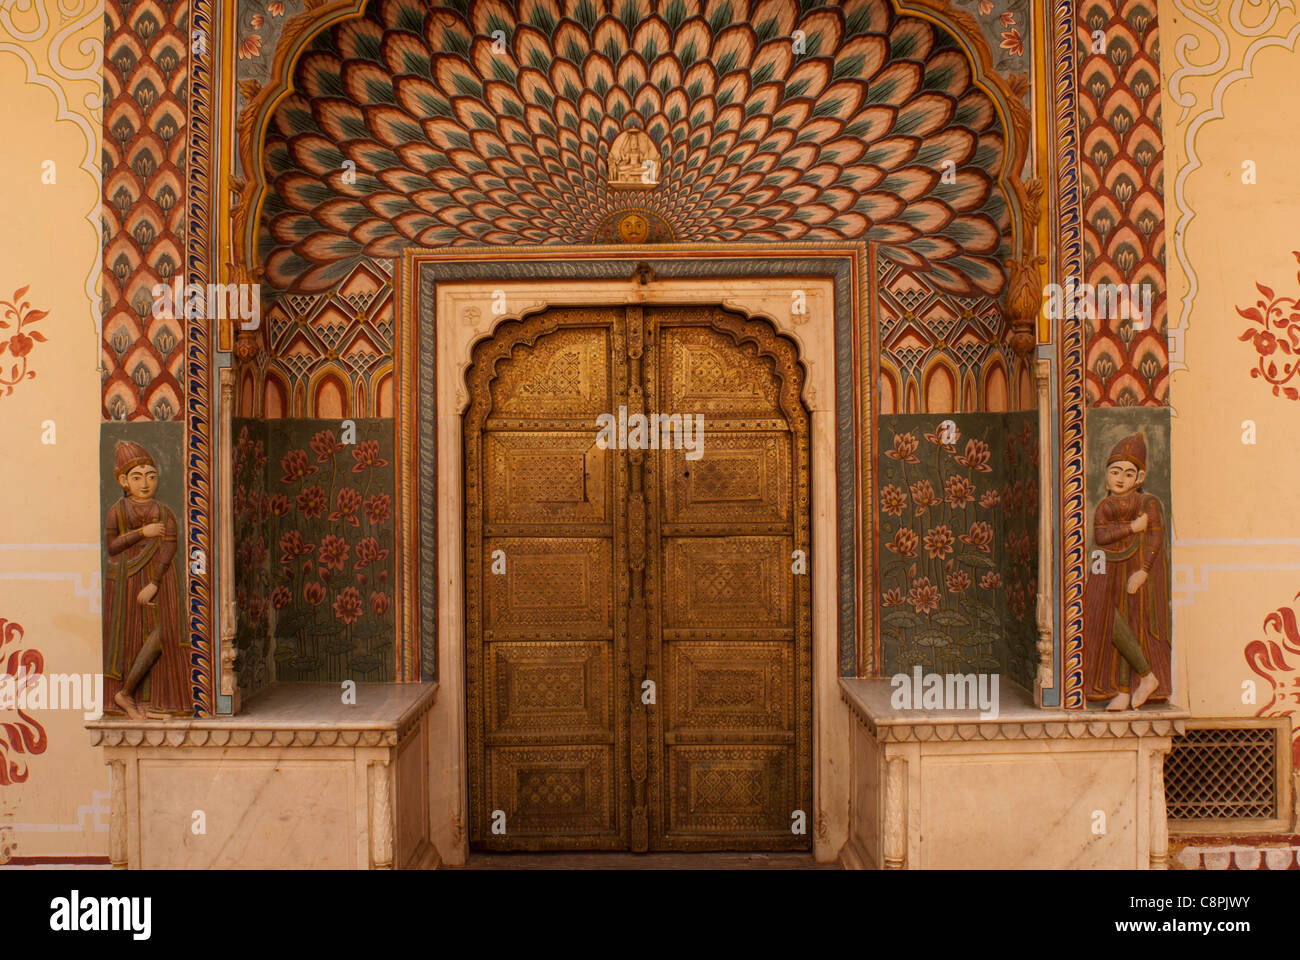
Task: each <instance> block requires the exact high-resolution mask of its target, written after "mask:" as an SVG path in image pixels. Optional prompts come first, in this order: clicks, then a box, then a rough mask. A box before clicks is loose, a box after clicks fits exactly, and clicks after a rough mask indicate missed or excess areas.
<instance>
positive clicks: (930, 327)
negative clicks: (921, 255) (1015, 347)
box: [876, 256, 1020, 413]
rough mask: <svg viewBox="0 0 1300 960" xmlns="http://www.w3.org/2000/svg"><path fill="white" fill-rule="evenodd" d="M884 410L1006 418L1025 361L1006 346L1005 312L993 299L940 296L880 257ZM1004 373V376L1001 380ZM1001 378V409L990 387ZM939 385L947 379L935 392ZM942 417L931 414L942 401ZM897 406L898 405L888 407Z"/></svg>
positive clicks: (922, 279)
mask: <svg viewBox="0 0 1300 960" xmlns="http://www.w3.org/2000/svg"><path fill="white" fill-rule="evenodd" d="M876 293H877V301H876V302H877V319H878V322H879V329H880V352H881V373H882V376H883V378H884V380H885V383H884V384H882V388H881V389H882V391H885V393H882V396H881V403H882V412H885V413H895V412H897V413H957V412H961V413H972V412H975V411H989V410H997V411H1001V410H1006V409H1008V406H1007V404H1006V398H1007V397H1008V396H1009V395H1010V389H1011V384H1012V383H1014V376H1013V375H1014V372H1015V370H1016V369H1017V366H1018V364H1019V363H1020V361H1019V360H1018V358H1017V357H1016V356H1015V353H1014V351H1012V350H1010V349H1009V348H1008V347H1007V346H1006V345H1005V344H1003V343H1002V342H1001V341H1002V337H1003V331H1004V328H1005V321H1004V320H1003V316H1002V311H1001V309H1000V307H999V304H998V301H997V299H996V298H994V297H989V296H977V297H958V296H954V295H952V294H948V293H945V292H943V291H941V290H938V289H936V288H935V287H934V285H933V284H931V283H930V282H929V281H928V277H927V274H925V273H924V272H922V271H919V270H916V269H913V268H911V267H907V266H904V265H902V264H899V263H895V262H893V261H892V260H890V259H889V258H887V257H884V256H878V257H877V263H876ZM995 368H1000V374H999V373H998V372H995ZM999 376H1000V383H1001V387H1002V389H1001V391H1000V393H999V396H1000V398H1001V400H1000V402H999V401H998V400H995V401H994V403H993V405H991V406H990V405H989V398H988V390H987V389H986V387H987V385H988V384H989V382H990V379H991V378H993V379H997V378H998V377H999ZM936 378H944V380H945V384H944V385H943V387H942V388H941V389H935V387H936V384H935V380H936ZM941 395H943V396H948V397H950V398H951V403H948V404H944V403H942V401H939V403H938V404H937V405H938V406H942V407H943V409H931V407H935V406H936V403H935V402H927V401H928V400H931V399H932V398H934V399H937V398H938V397H939V396H941ZM891 399H892V401H893V402H892V404H890V403H889V401H890V400H891Z"/></svg>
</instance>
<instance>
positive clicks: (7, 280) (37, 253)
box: [0, 0, 109, 857]
mask: <svg viewBox="0 0 1300 960" xmlns="http://www.w3.org/2000/svg"><path fill="white" fill-rule="evenodd" d="M23 6H24V5H23V4H3V5H0V126H2V127H3V131H4V146H3V148H2V149H0V300H10V299H12V296H13V294H14V293H15V291H17V290H18V289H19V288H21V287H24V286H27V287H29V289H28V290H27V292H26V293H25V294H24V296H23V299H24V300H27V301H30V303H31V307H32V309H38V310H48V311H49V315H48V316H47V317H46V318H44V319H43V320H40V321H38V322H37V323H36V324H34V325H33V326H32V327H31V328H27V329H35V330H39V331H40V332H42V333H43V334H44V335H45V336H46V338H47V340H46V342H44V343H40V342H38V343H36V344H35V345H34V347H33V349H32V351H31V353H30V354H29V355H28V358H27V359H28V363H29V369H31V370H34V371H35V373H36V376H35V378H34V379H25V380H23V381H21V382H20V383H18V384H17V385H16V386H15V387H14V389H13V393H12V394H9V395H5V396H0V450H3V451H4V464H5V468H4V485H3V488H4V493H3V498H4V502H3V504H2V505H0V617H3V618H5V619H7V620H9V621H12V622H17V623H19V624H21V625H22V627H23V629H24V631H25V634H24V637H23V640H22V647H23V648H24V649H36V650H39V651H40V652H41V654H42V655H43V656H44V660H45V670H46V672H47V673H98V672H99V670H100V668H101V663H100V661H101V655H100V602H101V601H100V593H101V587H100V573H99V543H98V537H97V533H96V530H97V527H98V525H99V497H98V494H97V482H98V445H99V415H98V411H99V408H100V399H99V372H98V368H97V367H98V362H99V338H98V334H97V332H96V318H95V313H94V309H95V304H96V303H97V302H98V284H99V264H100V255H99V236H98V223H99V194H100V188H99V182H98V173H97V170H98V165H99V157H100V148H99V138H100V129H101V116H100V112H99V101H100V95H101V94H100V89H101V88H100V65H101V59H102V35H103V22H104V20H103V18H104V11H103V6H102V5H101V4H77V3H75V2H74V3H69V4H65V5H64V7H63V10H67V11H70V12H67V13H64V12H62V11H61V9H60V5H59V3H58V0H36V3H34V4H28V5H27V7H28V9H20V8H21V7H23ZM47 160H52V161H54V164H55V166H54V183H52V184H47V183H43V182H42V172H43V169H44V168H43V166H42V165H43V164H44V162H45V161H47ZM87 168H88V169H87ZM0 319H6V320H7V321H8V322H10V323H11V324H12V318H3V317H2V316H0ZM13 332H14V331H13V328H12V327H11V328H10V329H8V330H0V340H6V339H8V338H9V337H10V336H11V335H12V334H13ZM12 367H13V358H12V356H11V355H10V352H9V351H6V352H5V353H4V354H3V355H0V375H4V376H7V375H8V374H9V373H10V372H11V369H12ZM0 393H3V389H0ZM50 421H52V429H53V439H54V443H52V444H51V443H44V442H42V435H43V434H45V435H46V437H47V438H48V431H49V429H50V423H49V422H50ZM8 650H9V648H6V650H5V654H6V659H7V654H8ZM32 716H33V718H34V719H36V720H37V721H38V722H39V723H40V724H41V725H42V726H43V727H44V728H45V731H46V734H47V735H48V747H47V749H46V750H45V752H44V753H42V754H39V755H36V756H30V755H17V754H14V753H12V752H11V753H10V759H17V760H19V761H25V762H26V765H27V769H28V779H27V780H26V781H25V782H22V783H17V784H11V785H8V786H2V785H0V832H3V833H5V834H7V835H8V839H11V840H14V841H16V842H17V846H16V848H15V849H12V850H11V855H12V856H19V857H51V856H67V855H73V856H82V857H85V856H88V855H91V856H95V855H97V856H104V855H106V854H107V852H108V834H107V829H108V783H109V778H108V771H107V768H106V767H105V766H104V764H103V759H102V757H101V756H100V755H99V751H97V750H94V749H92V748H91V746H90V738H89V736H88V734H87V733H86V731H85V730H84V729H83V726H82V725H83V723H84V718H83V716H82V713H81V712H80V711H68V710H60V711H37V712H35V713H33V714H32ZM16 719H17V717H16V716H15V714H14V713H13V711H0V722H4V721H13V720H16Z"/></svg>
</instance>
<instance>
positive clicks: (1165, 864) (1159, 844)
mask: <svg viewBox="0 0 1300 960" xmlns="http://www.w3.org/2000/svg"><path fill="white" fill-rule="evenodd" d="M1150 865H1151V869H1152V870H1168V869H1169V817H1168V814H1167V812H1166V810H1165V756H1164V754H1163V753H1152V754H1151V864H1150Z"/></svg>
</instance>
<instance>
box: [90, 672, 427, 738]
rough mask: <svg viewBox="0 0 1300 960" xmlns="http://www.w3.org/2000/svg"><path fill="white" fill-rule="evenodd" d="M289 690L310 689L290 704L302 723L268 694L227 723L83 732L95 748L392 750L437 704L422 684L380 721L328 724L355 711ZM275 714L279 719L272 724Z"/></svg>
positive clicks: (100, 724) (99, 726) (333, 695)
mask: <svg viewBox="0 0 1300 960" xmlns="http://www.w3.org/2000/svg"><path fill="white" fill-rule="evenodd" d="M288 686H293V687H309V688H313V696H312V697H310V698H306V699H304V698H302V697H301V696H298V697H297V698H295V700H294V701H293V704H292V710H293V713H294V714H297V715H300V716H302V717H303V719H297V717H294V718H286V717H285V716H284V711H285V710H286V708H287V707H286V702H285V700H284V699H280V700H278V701H277V700H276V699H275V697H274V696H273V693H274V688H272V691H271V692H269V693H268V694H266V695H259V696H258V697H255V698H254V699H253V701H252V702H250V704H249V705H248V707H246V708H245V712H244V713H241V714H239V715H237V716H233V717H230V718H229V719H225V718H220V719H204V720H183V719H176V720H128V719H125V718H119V717H108V718H100V719H98V720H91V721H90V722H89V723H87V724H86V729H87V730H88V731H89V732H90V740H91V746H95V747H164V748H166V747H174V748H182V747H395V746H397V745H398V744H400V743H402V742H404V741H405V740H406V739H407V738H408V737H409V736H410V735H411V734H412V733H414V732H415V730H416V728H417V727H418V726H419V725H420V722H421V721H422V719H423V718H424V716H425V715H426V714H427V713H428V712H429V710H430V709H432V707H433V705H434V703H435V702H436V700H437V686H436V685H434V684H428V685H424V684H421V685H418V686H419V687H421V688H423V689H421V690H415V691H411V692H412V697H411V699H410V700H408V701H406V702H405V705H403V703H402V702H401V701H402V698H401V697H400V696H399V697H398V701H399V702H397V703H393V704H391V705H390V706H389V707H387V708H381V709H380V710H379V716H376V715H375V714H374V713H373V712H372V713H371V714H370V715H369V716H368V717H364V716H363V718H361V719H354V720H346V719H339V720H331V719H329V717H330V716H333V715H342V716H346V714H347V711H349V710H355V709H357V708H356V707H349V706H340V705H339V703H338V692H337V688H335V689H333V690H330V691H328V692H329V694H330V699H329V700H328V705H326V702H325V701H322V700H321V699H319V696H318V694H319V692H320V691H318V690H315V689H314V688H315V686H316V685H314V684H301V685H300V684H292V685H288ZM323 686H324V687H328V686H329V685H328V684H325V685H323ZM412 686H416V685H412ZM363 709H364V708H363ZM259 712H260V717H259ZM277 712H278V713H279V714H280V718H279V719H276V718H274V714H275V713H277ZM268 713H270V714H271V716H268ZM312 718H316V719H312Z"/></svg>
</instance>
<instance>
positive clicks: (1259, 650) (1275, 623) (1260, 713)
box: [1244, 593, 1300, 766]
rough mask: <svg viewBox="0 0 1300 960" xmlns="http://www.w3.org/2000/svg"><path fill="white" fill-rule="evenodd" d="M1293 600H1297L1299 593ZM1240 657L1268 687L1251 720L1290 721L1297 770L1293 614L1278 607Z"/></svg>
mask: <svg viewBox="0 0 1300 960" xmlns="http://www.w3.org/2000/svg"><path fill="white" fill-rule="evenodd" d="M1293 599H1297V600H1300V593H1297V594H1296V595H1295V597H1294V598H1293ZM1244 653H1245V655H1246V663H1247V664H1249V665H1250V669H1251V670H1253V671H1255V673H1257V674H1259V676H1261V677H1263V678H1264V679H1265V680H1266V681H1268V686H1269V692H1270V697H1269V701H1268V703H1265V704H1264V705H1263V706H1261V707H1260V708H1259V709H1258V710H1256V711H1255V716H1257V717H1290V718H1291V736H1292V741H1291V749H1292V755H1293V756H1294V758H1295V759H1294V763H1295V764H1296V765H1297V766H1300V627H1297V625H1296V615H1295V611H1294V610H1293V609H1291V608H1290V607H1280V608H1278V609H1277V610H1274V611H1273V612H1272V613H1270V614H1269V615H1268V616H1266V617H1265V618H1264V639H1263V640H1252V641H1251V642H1250V643H1248V644H1246V649H1245V651H1244ZM1288 658H1289V659H1288ZM1260 699H1261V700H1262V699H1263V698H1262V697H1261V698H1260Z"/></svg>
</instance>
